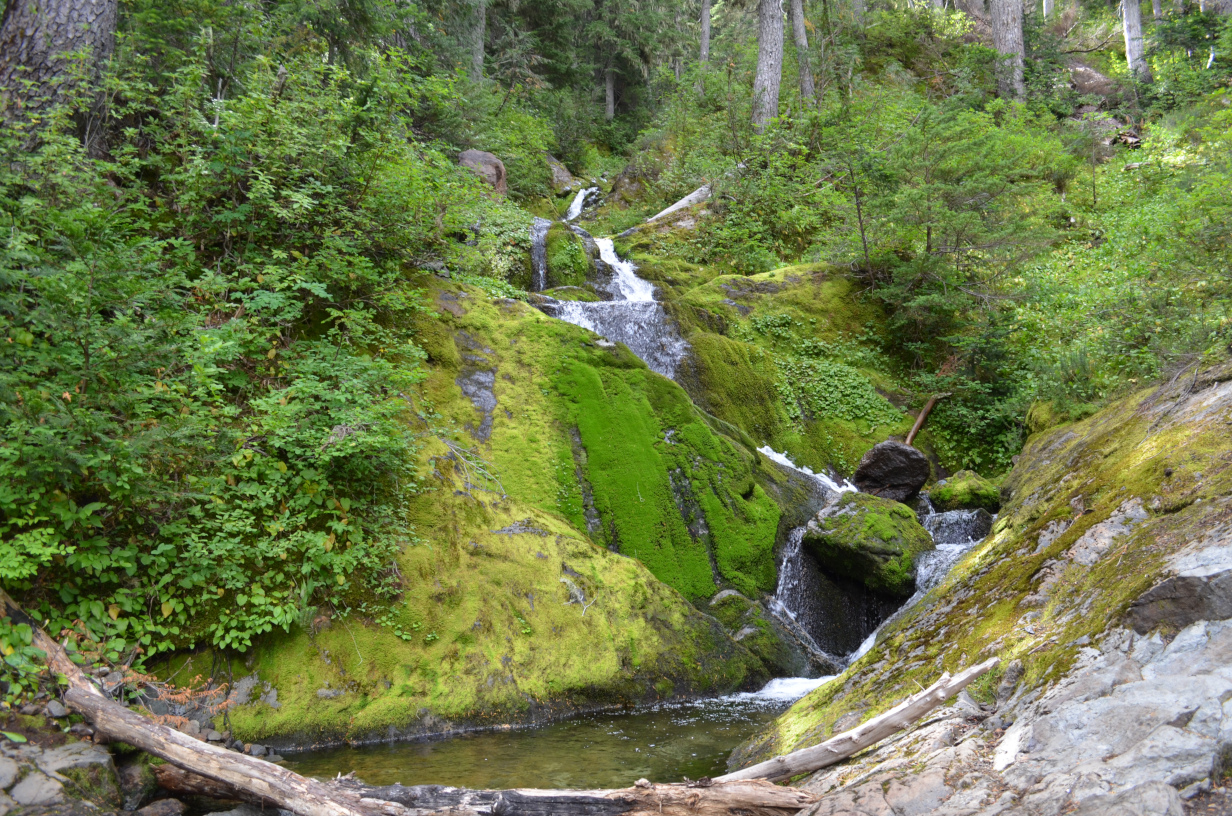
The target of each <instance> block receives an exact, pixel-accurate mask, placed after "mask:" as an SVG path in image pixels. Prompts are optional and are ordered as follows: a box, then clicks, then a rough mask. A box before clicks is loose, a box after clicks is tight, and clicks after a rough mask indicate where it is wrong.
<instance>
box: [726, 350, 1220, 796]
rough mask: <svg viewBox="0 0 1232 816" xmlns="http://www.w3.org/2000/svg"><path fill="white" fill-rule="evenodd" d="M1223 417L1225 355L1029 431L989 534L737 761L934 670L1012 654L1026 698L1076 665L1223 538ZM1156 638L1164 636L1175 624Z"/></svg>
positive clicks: (880, 704)
mask: <svg viewBox="0 0 1232 816" xmlns="http://www.w3.org/2000/svg"><path fill="white" fill-rule="evenodd" d="M1230 419H1232V365H1223V366H1218V367H1214V368H1211V369H1207V370H1203V371H1200V372H1198V373H1197V374H1196V375H1195V376H1193V377H1190V378H1179V381H1178V382H1175V383H1171V384H1168V385H1165V386H1162V387H1160V388H1157V389H1151V390H1144V391H1142V392H1139V393H1137V394H1134V395H1131V396H1129V397H1126V398H1125V399H1122V400H1120V401H1118V402H1115V403H1113V404H1111V405H1109V406H1107V407H1105V408H1104V409H1102V410H1101V411H1099V412H1098V413H1096V414H1094V415H1092V416H1090V417H1088V418H1086V419H1083V420H1081V421H1077V422H1072V423H1068V424H1063V425H1059V426H1057V427H1054V428H1051V429H1049V430H1047V431H1046V432H1043V433H1038V434H1036V435H1034V436H1032V437H1031V439H1030V440H1029V441H1028V442H1027V444H1026V447H1025V448H1024V449H1023V451H1022V453H1021V454H1020V457H1019V459H1018V462H1017V464H1016V465H1015V467H1014V469H1013V471H1012V472H1011V473H1010V474H1009V475H1008V476H1007V477H1006V479H1005V483H1004V486H1003V491H1002V494H1003V496H1004V498H1005V503H1004V505H1003V506H1002V508H1001V511H1000V515H999V517H998V519H997V521H996V523H995V524H994V525H993V529H992V532H991V534H990V535H989V536H988V537H987V538H985V539H984V540H983V541H981V542H980V543H979V544H978V545H976V546H975V547H973V548H972V549H971V550H970V552H968V553H967V554H966V555H965V556H964V557H963V558H962V560H961V561H959V562H958V563H957V564H956V565H955V566H954V567H953V569H952V570H951V571H950V572H949V574H948V575H947V577H946V578H945V580H944V581H943V582H942V583H941V584H940V585H939V586H937V587H936V588H935V589H933V590H932V591H931V592H930V593H929V594H928V595H927V596H926V597H925V598H924V599H923V600H922V601H921V602H920V603H919V604H917V605H916V606H914V607H913V608H912V609H910V610H908V611H907V612H905V613H904V614H903V615H902V616H901V617H899V618H896V619H895V620H894V621H893V622H892V623H891V624H889V625H888V626H887V627H886V628H885V629H883V630H882V632H881V633H880V635H879V636H878V639H877V643H876V645H875V646H874V647H873V648H872V649H870V650H869V651H868V652H867V653H866V654H865V655H864V656H863V657H861V658H860V659H859V660H856V661H855V662H853V663H852V664H851V666H850V667H848V669H847V671H846V672H845V673H844V674H843V675H842V676H841V677H840V678H839V679H837V680H836V681H834V682H833V683H829V684H827V685H826V686H824V687H822V688H821V689H818V690H817V691H815V692H813V693H811V694H809V695H808V696H806V697H804V698H803V699H802V700H800V701H799V702H798V703H797V704H796V705H795V706H794V707H793V708H791V709H790V710H789V711H788V712H786V713H785V714H784V715H783V716H781V717H780V718H779V719H778V720H776V721H775V722H774V723H773V724H772V725H771V726H770V727H768V728H766V729H764V730H763V731H762V732H761V733H760V734H758V735H757V736H755V737H754V738H752V739H751V740H749V741H748V742H747V743H746V744H745V745H743V746H741V748H740V749H738V751H737V754H736V756H735V759H734V763H735V764H737V765H740V764H748V763H751V762H756V761H760V760H763V759H768V758H770V757H773V756H776V755H779V754H784V753H788V752H790V751H793V750H796V749H798V748H802V747H805V746H808V745H815V744H817V743H818V742H820V741H822V740H823V739H825V738H826V737H827V736H829V735H830V734H832V733H834V732H835V731H836V730H841V729H842V728H843V727H845V726H846V725H848V724H853V723H854V722H858V721H866V720H868V719H869V718H871V717H873V716H876V715H877V714H880V713H882V712H884V711H887V710H888V709H890V708H892V707H894V706H895V705H897V704H898V703H900V702H901V701H902V700H903V698H904V697H906V696H908V695H909V694H911V693H912V692H914V691H918V690H919V688H920V687H924V686H928V685H929V684H931V683H933V682H935V681H936V680H937V678H938V677H939V676H940V675H941V674H942V672H950V673H956V672H958V671H960V670H962V669H965V668H968V667H970V666H971V665H973V664H974V663H976V662H978V661H980V660H984V659H987V658H989V657H994V656H995V657H999V658H1000V660H1001V666H1009V665H1012V664H1013V663H1014V662H1015V661H1021V665H1022V670H1023V673H1022V678H1021V680H1020V684H1019V687H1018V691H1017V692H1015V693H1016V694H1021V695H1023V696H1024V697H1025V699H1028V700H1029V699H1032V698H1034V699H1038V698H1039V697H1040V696H1042V695H1044V694H1046V693H1047V691H1048V689H1050V688H1055V687H1056V686H1057V684H1058V683H1060V682H1062V681H1063V679H1064V678H1066V677H1068V676H1070V674H1071V672H1073V671H1074V670H1075V669H1076V667H1079V666H1082V665H1083V663H1082V662H1081V661H1082V660H1083V659H1084V654H1089V652H1088V649H1087V648H1086V646H1085V644H1091V645H1099V641H1100V639H1101V638H1102V637H1104V636H1105V635H1106V634H1107V633H1108V631H1109V630H1110V628H1115V627H1118V626H1123V625H1126V624H1135V625H1136V624H1138V623H1139V622H1140V621H1139V620H1138V610H1139V609H1141V607H1142V606H1143V603H1144V602H1150V601H1151V600H1152V598H1153V597H1154V596H1153V594H1152V592H1151V590H1152V589H1153V588H1155V587H1158V586H1161V584H1163V585H1165V586H1166V583H1167V580H1168V579H1169V575H1170V574H1171V571H1172V570H1173V569H1174V568H1173V567H1172V566H1170V565H1172V564H1175V563H1178V562H1181V563H1183V562H1184V561H1185V559H1187V558H1188V559H1191V560H1192V559H1193V558H1194V557H1196V555H1195V554H1196V553H1197V552H1202V551H1203V548H1210V547H1212V546H1218V545H1219V543H1220V537H1219V532H1218V531H1221V530H1226V529H1227V525H1228V524H1229V523H1232V462H1229V458H1228V422H1229V420H1230ZM1127 612H1129V617H1128V620H1127V619H1126V614H1127ZM1182 623H1184V621H1182ZM1161 634H1162V635H1163V636H1164V637H1163V642H1167V640H1168V638H1169V637H1170V636H1171V635H1173V634H1175V629H1172V630H1170V631H1165V632H1163V633H1161ZM1144 642H1145V641H1144ZM1155 642H1159V641H1155ZM1121 671H1124V669H1122V670H1121ZM1000 682H1001V676H1000V669H998V670H997V671H994V672H993V673H990V674H989V675H986V676H985V678H982V679H981V681H979V682H978V683H977V684H975V685H974V686H972V687H971V688H970V689H969V690H970V691H971V693H972V696H973V697H975V698H976V699H977V700H980V699H984V700H991V699H993V692H994V691H995V690H996V688H997V686H998V684H999V683H1000ZM916 744H917V745H918V746H919V747H920V748H923V747H924V746H927V745H928V742H927V741H920V742H918V743H916ZM926 750H931V749H926ZM1122 756H1124V755H1123V754H1122ZM916 758H919V755H918V754H916V755H915V757H914V758H913V757H912V756H910V755H908V756H904V757H903V758H902V761H903V762H904V764H910V763H912V762H914V761H915V759H916ZM874 760H875V761H876V762H881V761H884V760H885V755H884V754H879V755H877V756H875V757H874ZM856 772H858V771H853V773H856ZM809 781H810V780H806V781H805V784H808V782H809Z"/></svg>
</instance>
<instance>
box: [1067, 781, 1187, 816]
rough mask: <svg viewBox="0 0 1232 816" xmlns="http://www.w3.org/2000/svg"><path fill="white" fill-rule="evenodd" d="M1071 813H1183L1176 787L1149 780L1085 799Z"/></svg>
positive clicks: (1108, 815) (1075, 815)
mask: <svg viewBox="0 0 1232 816" xmlns="http://www.w3.org/2000/svg"><path fill="white" fill-rule="evenodd" d="M1072 816H1185V806H1184V804H1183V803H1182V802H1181V796H1180V794H1178V793H1177V792H1176V788H1173V787H1171V786H1170V785H1165V784H1163V783H1162V782H1148V783H1146V784H1145V785H1138V786H1137V787H1133V788H1130V789H1129V790H1125V791H1121V792H1120V793H1118V794H1115V795H1112V796H1092V797H1090V798H1088V799H1085V800H1084V801H1083V802H1082V803H1081V804H1079V805H1078V808H1077V809H1076V810H1074V811H1073V814H1072Z"/></svg>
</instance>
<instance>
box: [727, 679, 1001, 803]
mask: <svg viewBox="0 0 1232 816" xmlns="http://www.w3.org/2000/svg"><path fill="white" fill-rule="evenodd" d="M999 662H1000V660H999V659H998V658H995V657H994V658H991V659H989V660H986V661H984V662H983V663H981V664H979V665H978V666H972V667H971V668H969V669H967V670H966V671H963V672H960V673H959V674H958V675H957V676H955V677H950V674H949V672H946V673H945V674H943V675H941V679H940V680H938V681H937V682H936V683H933V684H932V685H931V686H929V687H928V688H926V689H924V690H923V691H921V692H918V693H916V694H914V695H912V696H910V697H908V698H907V699H906V700H904V701H903V702H901V703H899V704H898V705H896V706H895V707H894V708H892V709H890V710H889V711H887V712H886V713H884V714H881V715H879V716H876V717H873V718H872V719H871V720H869V721H868V722H866V723H864V724H863V725H861V726H859V727H858V728H853V729H851V730H850V731H844V732H843V733H841V734H839V735H838V736H836V737H831V738H830V739H828V740H826V741H825V742H823V743H821V744H820V745H814V746H812V747H811V748H802V749H800V750H799V751H793V752H791V753H790V754H786V755H784V756H777V757H775V758H774V759H768V760H766V761H765V762H759V763H757V764H756V765H750V766H749V767H747V768H742V769H741V770H739V771H733V772H732V773H729V774H724V775H723V776H718V777H715V780H714V781H715V782H734V781H737V780H743V779H769V780H771V781H775V780H780V779H790V778H791V777H793V776H796V775H797V774H805V773H812V772H813V771H816V770H820V769H821V768H826V767H829V766H830V765H834V764H836V763H839V762H842V761H843V760H844V759H846V758H847V757H849V756H853V755H855V754H857V753H859V752H860V751H862V750H864V749H865V748H867V747H868V746H870V745H873V744H875V743H878V742H880V741H881V740H883V739H885V738H886V737H888V736H891V735H892V734H895V733H897V732H899V731H901V730H903V729H904V728H907V727H909V726H910V725H912V724H913V723H915V721H916V720H919V719H920V718H922V717H923V716H924V715H925V714H927V713H928V712H930V711H932V710H933V709H934V708H936V707H937V706H939V705H941V704H942V703H944V702H945V701H946V700H948V699H950V698H951V697H953V696H954V695H955V694H957V693H958V692H960V691H962V690H963V689H964V688H966V687H967V686H968V685H970V684H971V682H972V681H974V680H975V679H976V678H978V677H981V676H983V675H984V674H986V673H987V672H989V671H991V670H992V669H994V668H996V666H997V663H999Z"/></svg>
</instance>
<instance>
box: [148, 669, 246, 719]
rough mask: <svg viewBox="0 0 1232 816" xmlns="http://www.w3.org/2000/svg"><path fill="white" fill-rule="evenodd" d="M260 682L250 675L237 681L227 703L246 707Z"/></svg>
mask: <svg viewBox="0 0 1232 816" xmlns="http://www.w3.org/2000/svg"><path fill="white" fill-rule="evenodd" d="M259 680H260V678H258V677H257V675H255V674H250V675H248V676H247V677H241V678H240V679H239V680H236V681H235V685H234V686H233V687H232V688H231V693H230V694H229V695H227V702H229V703H230V704H231V705H245V704H246V703H247V702H248V701H249V700H251V699H252V690H253V689H255V688H256V687H257V683H258V682H259ZM155 713H157V712H155Z"/></svg>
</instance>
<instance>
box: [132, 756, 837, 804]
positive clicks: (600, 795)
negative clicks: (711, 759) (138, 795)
mask: <svg viewBox="0 0 1232 816" xmlns="http://www.w3.org/2000/svg"><path fill="white" fill-rule="evenodd" d="M154 775H155V777H156V778H157V779H158V784H159V785H160V786H161V787H163V788H164V789H166V790H168V791H170V792H171V793H175V794H179V795H194V796H209V797H211V798H215V799H217V798H220V797H221V798H227V797H226V793H227V792H226V791H224V790H220V788H219V786H218V783H216V782H213V781H212V780H209V779H206V778H204V777H202V776H197V775H196V774H193V773H190V772H186V771H183V770H181V769H178V768H174V767H173V766H170V765H162V766H158V767H156V768H155V769H154ZM328 785H329V787H331V788H338V789H339V790H342V791H346V792H347V793H350V794H352V795H355V796H358V797H359V798H360V799H361V800H364V801H380V802H392V803H395V804H397V805H401V806H403V807H405V808H406V809H407V811H406V812H407V813H414V814H444V813H448V814H452V815H453V816H469V815H470V814H475V816H488V814H492V816H497V815H500V816H573V814H579V816H650V814H659V813H663V814H667V816H736V814H755V815H756V816H794V814H796V813H798V812H799V811H801V810H804V809H805V808H807V807H809V806H810V805H812V804H814V803H815V802H816V801H817V799H818V798H819V797H817V796H816V795H814V794H810V793H807V792H805V791H802V790H799V789H796V788H786V787H781V786H779V785H775V784H772V783H770V782H766V781H764V780H753V781H744V782H729V783H713V782H710V781H709V780H702V781H699V782H694V783H687V782H686V783H679V784H669V785H653V784H651V783H649V782H646V781H645V780H642V781H641V782H639V783H638V784H637V785H635V786H633V787H631V788H621V789H618V790H593V791H587V790H536V789H534V788H523V789H515V790H470V789H467V788H454V787H450V786H447V785H411V786H403V785H385V786H382V787H373V786H370V785H365V784H363V783H362V782H359V781H358V780H356V779H354V778H352V777H350V776H345V777H339V778H338V779H334V780H332V781H331V782H329V783H328ZM232 798H239V799H241V800H243V801H247V802H251V803H252V804H255V805H262V804H264V805H265V806H268V804H269V803H268V801H265V802H263V801H259V800H258V799H257V798H254V797H252V796H251V795H250V794H240V793H239V792H233V793H232Z"/></svg>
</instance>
